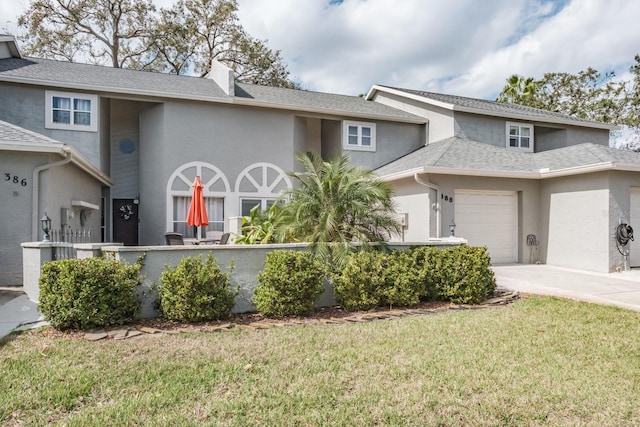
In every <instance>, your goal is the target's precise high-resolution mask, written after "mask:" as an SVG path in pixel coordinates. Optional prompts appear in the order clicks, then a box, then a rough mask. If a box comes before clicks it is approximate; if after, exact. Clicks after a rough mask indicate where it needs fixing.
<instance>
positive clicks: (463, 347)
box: [0, 297, 640, 426]
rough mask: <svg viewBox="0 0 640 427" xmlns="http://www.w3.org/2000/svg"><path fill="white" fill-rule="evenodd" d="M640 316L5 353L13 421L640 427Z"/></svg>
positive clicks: (28, 341)
mask: <svg viewBox="0 0 640 427" xmlns="http://www.w3.org/2000/svg"><path fill="white" fill-rule="evenodd" d="M639 402H640V313H636V312H633V311H627V310H622V309H618V308H612V307H604V306H599V305H593V304H585V303H578V302H573V301H567V300H561V299H555V298H545V297H529V298H527V299H524V300H521V301H519V302H516V303H514V304H512V305H510V306H507V307H501V308H496V309H484V310H470V311H448V312H446V313H442V314H436V315H429V316H420V317H406V318H402V319H399V320H391V321H374V322H369V323H358V324H339V325H314V326H291V327H283V328H271V329H268V330H257V331H248V330H233V331H231V332H218V333H188V334H179V335H168V334H162V335H148V336H144V337H141V338H134V339H130V340H124V341H113V340H110V341H99V342H87V341H82V340H77V339H61V338H53V337H46V336H43V334H38V333H35V334H23V335H21V336H19V337H17V338H16V337H11V339H9V340H7V341H6V342H5V344H4V345H3V346H2V347H0V424H2V425H23V424H24V425H44V424H59V425H67V426H87V425H92V426H95V425H105V426H106V425H109V426H112V425H148V426H163V425H165V426H176V425H194V426H195V425H203V424H205V425H237V426H256V425H264V426H271V425H291V426H311V425H314V426H315V425H344V426H353V425H359V426H371V425H517V426H520V425H598V426H600V425H612V426H613V425H639V424H640V403H639Z"/></svg>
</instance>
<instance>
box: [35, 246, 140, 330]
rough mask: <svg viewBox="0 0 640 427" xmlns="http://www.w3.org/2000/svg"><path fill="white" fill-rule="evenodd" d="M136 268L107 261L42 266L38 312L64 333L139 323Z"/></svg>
mask: <svg viewBox="0 0 640 427" xmlns="http://www.w3.org/2000/svg"><path fill="white" fill-rule="evenodd" d="M141 267H142V263H141V261H139V262H137V263H136V264H134V265H126V264H123V263H122V262H119V261H115V260H113V259H107V258H87V259H68V260H61V261H52V262H48V263H45V264H44V265H43V266H42V272H41V275H40V282H39V285H40V297H39V305H38V310H40V312H41V313H42V314H43V315H44V318H45V319H46V320H48V321H49V323H50V324H51V326H53V327H54V328H56V329H60V330H67V329H76V330H78V329H80V330H82V329H92V328H98V327H105V326H112V325H121V324H123V323H126V322H130V321H133V320H135V319H136V318H137V317H138V314H139V311H140V302H139V300H138V295H137V293H136V290H135V288H136V286H138V285H139V284H140V282H141V278H140V275H139V273H140V268H141Z"/></svg>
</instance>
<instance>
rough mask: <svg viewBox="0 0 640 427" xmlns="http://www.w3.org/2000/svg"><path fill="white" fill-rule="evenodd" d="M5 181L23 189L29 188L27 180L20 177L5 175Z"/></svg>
mask: <svg viewBox="0 0 640 427" xmlns="http://www.w3.org/2000/svg"><path fill="white" fill-rule="evenodd" d="M4 180H5V181H9V182H11V183H13V184H18V185H21V186H23V187H26V186H27V178H20V177H19V176H16V175H11V174H10V173H5V174H4Z"/></svg>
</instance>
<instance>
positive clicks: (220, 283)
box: [158, 254, 237, 322]
mask: <svg viewBox="0 0 640 427" xmlns="http://www.w3.org/2000/svg"><path fill="white" fill-rule="evenodd" d="M231 268H232V267H230V269H231ZM230 277H231V274H230V273H223V272H222V270H220V267H219V266H218V262H217V261H216V259H215V258H214V257H213V256H212V255H211V254H208V255H207V258H206V260H205V261H204V263H203V262H202V255H198V256H197V257H185V258H182V260H180V263H179V264H178V266H177V267H175V268H170V267H167V268H166V269H165V271H163V272H162V275H161V276H160V286H159V287H158V307H159V309H160V313H161V315H162V316H163V317H165V318H166V319H171V320H180V321H187V322H203V321H207V320H219V319H226V318H227V317H229V316H230V315H231V310H232V309H233V306H234V304H235V296H236V294H237V292H235V291H233V290H232V289H231V281H230Z"/></svg>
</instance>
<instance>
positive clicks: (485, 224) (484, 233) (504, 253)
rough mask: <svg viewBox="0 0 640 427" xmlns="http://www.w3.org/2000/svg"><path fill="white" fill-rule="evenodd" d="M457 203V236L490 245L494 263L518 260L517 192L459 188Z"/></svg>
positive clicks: (471, 241) (470, 241)
mask: <svg viewBox="0 0 640 427" xmlns="http://www.w3.org/2000/svg"><path fill="white" fill-rule="evenodd" d="M454 205H455V222H456V236H458V237H462V238H465V239H467V241H468V242H469V244H470V245H472V246H486V247H487V248H488V250H489V255H491V262H492V263H493V264H499V263H506V262H516V261H517V259H518V252H517V230H518V204H517V197H516V193H514V192H512V191H508V192H507V191H472V190H456V191H455V198H454Z"/></svg>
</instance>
